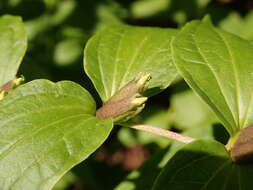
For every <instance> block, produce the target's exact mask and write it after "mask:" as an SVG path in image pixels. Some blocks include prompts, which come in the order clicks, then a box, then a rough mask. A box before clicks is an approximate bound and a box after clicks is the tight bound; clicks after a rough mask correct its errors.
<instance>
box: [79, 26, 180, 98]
mask: <svg viewBox="0 0 253 190" xmlns="http://www.w3.org/2000/svg"><path fill="white" fill-rule="evenodd" d="M175 34H176V30H173V29H161V28H149V27H133V26H127V25H119V26H114V27H108V28H106V29H105V30H103V31H101V32H99V33H97V34H96V35H95V36H93V37H92V38H91V39H90V40H89V42H88V44H87V46H86V48H85V52H84V68H85V72H86V73H87V74H88V76H89V77H90V79H91V80H92V82H93V84H94V86H95V88H96V90H97V91H98V93H99V95H100V97H101V98H102V100H103V102H105V101H106V100H108V99H109V98H110V97H111V96H112V95H113V94H114V93H115V92H116V91H117V90H118V89H119V88H121V87H123V86H124V85H125V84H126V83H128V82H129V81H131V80H132V79H134V78H135V77H136V76H137V75H138V74H139V73H140V72H147V73H149V74H151V77H152V79H151V81H150V85H149V89H148V93H147V95H153V94H155V93H158V92H160V91H161V90H162V89H164V88H166V87H167V86H168V85H169V84H170V83H171V81H172V80H173V79H174V78H175V77H176V74H177V73H176V70H175V68H174V66H173V65H172V62H171V56H170V42H171V39H172V37H173V36H174V35H175Z"/></svg>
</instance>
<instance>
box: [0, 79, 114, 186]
mask: <svg viewBox="0 0 253 190" xmlns="http://www.w3.org/2000/svg"><path fill="white" fill-rule="evenodd" d="M95 109H96V105H95V102H94V100H93V99H92V97H91V95H90V94H89V93H88V92H87V91H86V90H84V89H83V88H82V87H80V86H79V85H77V84H75V83H73V82H68V81H64V82H59V83H56V84H55V83H52V82H50V81H47V80H35V81H32V82H30V83H27V84H25V85H22V86H20V87H19V88H17V89H16V90H14V91H12V92H10V93H9V95H8V96H7V97H6V98H5V99H4V100H2V101H1V102H0V118H1V119H0V128H1V130H0V187H1V189H3V190H5V189H6V190H7V189H13V190H16V189H17V190H22V189H24V190H27V189H50V188H52V186H53V185H54V184H55V183H56V182H57V181H58V180H59V179H60V177H61V176H62V175H63V174H64V173H66V172H67V171H68V170H69V169H70V168H72V167H73V166H74V165H76V164H78V163H80V162H81V161H83V160H84V159H85V158H87V157H88V156H89V155H90V154H91V153H92V152H93V151H95V150H96V149H97V148H98V147H99V146H100V145H101V144H102V143H103V141H104V140H105V139H106V138H107V137H108V135H109V133H110V131H111V129H112V121H111V120H99V119H97V118H96V117H94V114H95Z"/></svg>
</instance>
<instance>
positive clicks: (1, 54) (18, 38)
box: [0, 15, 27, 87]
mask: <svg viewBox="0 0 253 190" xmlns="http://www.w3.org/2000/svg"><path fill="white" fill-rule="evenodd" d="M26 48H27V35H26V32H25V28H24V25H23V23H22V20H21V18H20V17H17V16H10V15H5V16H2V17H0V87H1V86H3V85H4V84H5V83H7V82H8V81H10V80H12V79H14V77H15V76H16V73H17V71H18V67H19V65H20V63H21V60H22V58H23V56H24V54H25V51H26Z"/></svg>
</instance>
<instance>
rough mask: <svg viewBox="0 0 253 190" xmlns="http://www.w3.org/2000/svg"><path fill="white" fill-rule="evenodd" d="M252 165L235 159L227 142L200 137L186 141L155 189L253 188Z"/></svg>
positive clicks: (162, 173) (156, 183)
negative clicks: (225, 143)
mask: <svg viewBox="0 0 253 190" xmlns="http://www.w3.org/2000/svg"><path fill="white" fill-rule="evenodd" d="M252 169H253V166H252V165H248V166H245V165H244V166H239V165H236V164H234V163H233V162H232V160H231V159H230V156H229V153H228V152H227V150H226V149H225V147H224V145H222V144H220V143H218V142H216V141H213V140H198V141H194V142H192V143H190V144H187V145H185V146H184V147H183V148H182V149H181V150H180V151H178V152H177V153H176V154H175V155H174V156H173V157H172V159H170V160H169V162H168V163H167V165H166V166H165V168H164V169H163V171H162V172H161V174H160V175H159V177H158V179H157V180H156V182H155V184H154V186H153V188H152V189H153V190H165V189H166V190H167V189H173V190H183V189H189V190H214V189H222V190H251V189H252V186H253V181H252V178H253V172H252Z"/></svg>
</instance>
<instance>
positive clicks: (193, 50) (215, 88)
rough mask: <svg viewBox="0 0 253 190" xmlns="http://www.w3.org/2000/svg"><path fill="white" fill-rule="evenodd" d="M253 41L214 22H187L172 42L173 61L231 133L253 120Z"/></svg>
mask: <svg viewBox="0 0 253 190" xmlns="http://www.w3.org/2000/svg"><path fill="white" fill-rule="evenodd" d="M252 52H253V44H252V43H251V42H250V41H247V40H243V39H241V38H239V37H237V36H235V35H233V34H230V33H228V32H225V31H223V30H220V29H217V28H215V27H213V26H212V25H211V24H210V23H206V22H201V21H193V22H191V23H189V24H187V25H186V26H185V27H184V28H183V29H182V31H181V32H180V33H179V34H178V35H177V36H176V38H175V39H174V40H173V42H172V56H173V61H174V63H175V65H176V67H177V69H178V71H179V73H180V74H181V75H182V76H183V77H184V79H185V80H186V81H187V83H188V84H189V85H190V86H191V87H192V88H193V89H194V90H195V91H196V92H197V93H198V94H199V95H200V96H201V97H202V98H203V99H204V100H205V101H206V102H207V103H208V104H209V105H210V106H211V108H212V109H213V111H214V112H215V113H216V114H217V116H218V117H219V118H220V120H221V121H222V123H223V124H224V126H225V127H226V129H227V130H228V132H229V133H230V135H234V134H235V133H236V132H238V131H239V130H240V129H241V128H244V127H247V126H249V125H251V124H252V123H253V85H252V84H253V74H252V73H253V64H252V60H253V54H252Z"/></svg>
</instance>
